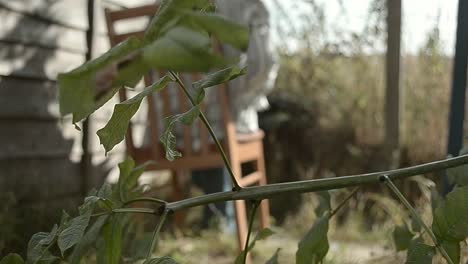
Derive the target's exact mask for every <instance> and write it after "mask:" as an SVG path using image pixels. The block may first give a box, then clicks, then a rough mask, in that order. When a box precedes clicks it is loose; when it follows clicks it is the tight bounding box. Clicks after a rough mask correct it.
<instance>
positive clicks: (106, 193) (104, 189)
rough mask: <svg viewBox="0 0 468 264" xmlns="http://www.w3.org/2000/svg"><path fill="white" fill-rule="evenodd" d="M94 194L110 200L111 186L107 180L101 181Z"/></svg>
mask: <svg viewBox="0 0 468 264" xmlns="http://www.w3.org/2000/svg"><path fill="white" fill-rule="evenodd" d="M95 195H97V196H98V197H101V198H104V199H107V200H112V186H111V185H110V184H109V183H108V182H105V183H103V184H102V186H101V188H99V191H98V192H97V193H96V194H95ZM90 196H92V195H90Z"/></svg>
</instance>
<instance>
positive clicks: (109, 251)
mask: <svg viewBox="0 0 468 264" xmlns="http://www.w3.org/2000/svg"><path fill="white" fill-rule="evenodd" d="M122 233H123V225H122V221H121V217H119V216H116V215H114V216H112V217H111V220H110V221H109V222H107V223H106V224H105V225H104V227H103V235H104V247H105V258H106V263H107V264H118V263H120V257H121V254H122Z"/></svg>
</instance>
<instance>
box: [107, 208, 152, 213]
mask: <svg viewBox="0 0 468 264" xmlns="http://www.w3.org/2000/svg"><path fill="white" fill-rule="evenodd" d="M112 213H141V214H156V213H157V211H156V210H154V209H150V208H116V209H114V210H112Z"/></svg>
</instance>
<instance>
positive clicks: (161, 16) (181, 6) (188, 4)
mask: <svg viewBox="0 0 468 264" xmlns="http://www.w3.org/2000/svg"><path fill="white" fill-rule="evenodd" d="M210 2H211V1H209V0H164V1H162V3H161V5H160V8H159V10H158V12H157V13H156V15H155V16H154V17H153V19H152V20H151V21H150V23H149V26H148V29H147V30H146V32H145V37H144V39H145V41H146V42H152V41H155V40H156V39H158V38H159V37H160V36H161V35H162V34H164V32H165V31H164V30H165V29H167V28H168V27H169V26H168V25H171V24H172V25H173V24H175V23H176V22H177V20H178V19H179V18H180V15H178V14H177V12H178V11H180V10H197V9H198V10H201V9H204V8H206V7H207V6H209V5H210V4H211V3H210Z"/></svg>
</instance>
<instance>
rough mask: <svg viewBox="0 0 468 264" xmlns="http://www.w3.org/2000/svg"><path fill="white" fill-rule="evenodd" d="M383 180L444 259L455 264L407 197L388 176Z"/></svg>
mask: <svg viewBox="0 0 468 264" xmlns="http://www.w3.org/2000/svg"><path fill="white" fill-rule="evenodd" d="M381 180H382V181H383V182H385V184H386V185H387V186H388V188H390V189H391V190H392V191H393V193H395V195H396V196H397V197H398V199H399V200H400V201H401V203H403V205H404V206H405V207H406V208H407V209H408V210H409V211H410V213H411V214H412V215H413V217H414V218H415V219H416V220H417V221H418V223H419V224H420V225H421V226H422V227H423V228H424V230H425V231H426V232H427V233H428V234H429V236H430V237H431V239H432V241H433V242H434V245H435V246H436V247H437V249H438V250H439V251H440V253H441V254H442V255H443V256H444V258H445V259H446V260H447V262H448V263H449V264H454V263H453V261H452V259H451V258H450V256H449V255H448V254H447V252H446V251H445V249H444V248H443V247H441V246H440V245H439V243H438V242H437V238H436V236H435V235H434V233H433V232H432V230H431V229H430V228H429V227H428V226H427V225H426V224H425V223H424V221H423V220H422V219H421V216H419V214H418V212H416V210H415V209H414V208H413V206H411V204H410V203H409V202H408V200H407V199H406V198H405V196H404V195H403V194H402V193H401V192H400V190H399V189H398V187H396V186H395V184H393V182H392V180H391V179H390V178H389V177H388V176H387V175H382V176H381Z"/></svg>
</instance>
